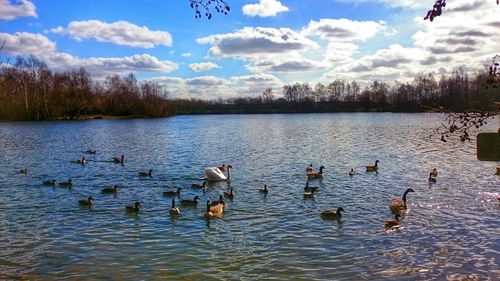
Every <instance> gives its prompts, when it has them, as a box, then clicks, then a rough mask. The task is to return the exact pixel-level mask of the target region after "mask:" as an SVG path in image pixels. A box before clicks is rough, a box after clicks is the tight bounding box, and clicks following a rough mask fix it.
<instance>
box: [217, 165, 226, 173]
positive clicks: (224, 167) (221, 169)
mask: <svg viewBox="0 0 500 281" xmlns="http://www.w3.org/2000/svg"><path fill="white" fill-rule="evenodd" d="M217 168H218V169H219V170H220V171H221V172H224V171H226V164H222V166H217Z"/></svg>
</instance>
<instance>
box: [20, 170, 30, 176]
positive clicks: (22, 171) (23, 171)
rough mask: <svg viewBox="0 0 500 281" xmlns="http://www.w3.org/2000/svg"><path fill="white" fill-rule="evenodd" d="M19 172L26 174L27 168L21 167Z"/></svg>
mask: <svg viewBox="0 0 500 281" xmlns="http://www.w3.org/2000/svg"><path fill="white" fill-rule="evenodd" d="M19 173H20V174H25V175H26V174H28V169H21V170H19Z"/></svg>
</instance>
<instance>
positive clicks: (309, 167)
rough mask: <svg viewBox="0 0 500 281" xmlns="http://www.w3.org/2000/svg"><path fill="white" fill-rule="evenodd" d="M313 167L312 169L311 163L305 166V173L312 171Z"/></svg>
mask: <svg viewBox="0 0 500 281" xmlns="http://www.w3.org/2000/svg"><path fill="white" fill-rule="evenodd" d="M313 171H314V169H313V164H310V165H309V166H308V167H307V168H306V173H310V172H313Z"/></svg>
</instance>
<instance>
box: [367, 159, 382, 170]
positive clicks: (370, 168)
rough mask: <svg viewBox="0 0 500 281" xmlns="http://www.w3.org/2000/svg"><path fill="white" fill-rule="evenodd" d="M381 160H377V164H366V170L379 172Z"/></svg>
mask: <svg viewBox="0 0 500 281" xmlns="http://www.w3.org/2000/svg"><path fill="white" fill-rule="evenodd" d="M379 162H380V161H378V160H375V165H373V166H370V165H368V166H366V171H367V172H377V171H378V163H379Z"/></svg>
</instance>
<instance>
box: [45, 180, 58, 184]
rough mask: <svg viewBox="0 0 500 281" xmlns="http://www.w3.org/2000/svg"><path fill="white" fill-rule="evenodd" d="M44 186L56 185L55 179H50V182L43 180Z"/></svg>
mask: <svg viewBox="0 0 500 281" xmlns="http://www.w3.org/2000/svg"><path fill="white" fill-rule="evenodd" d="M43 184H44V185H56V184H57V181H56V180H55V179H50V180H44V181H43Z"/></svg>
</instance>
